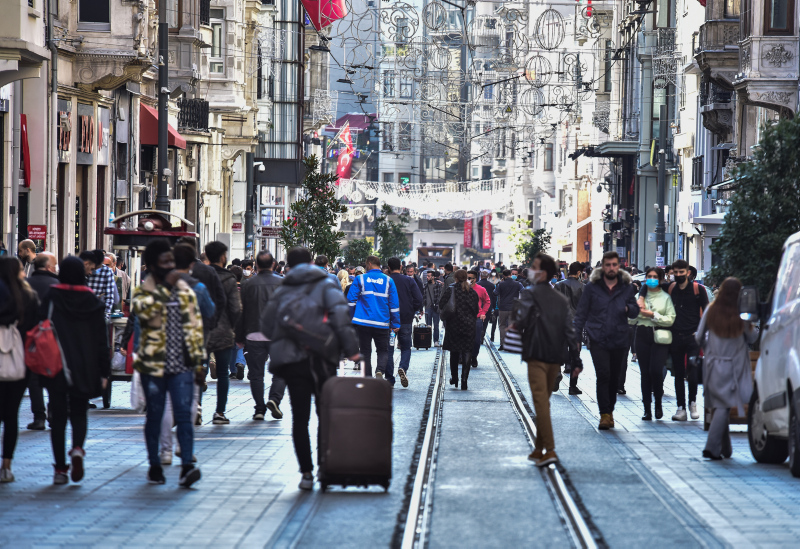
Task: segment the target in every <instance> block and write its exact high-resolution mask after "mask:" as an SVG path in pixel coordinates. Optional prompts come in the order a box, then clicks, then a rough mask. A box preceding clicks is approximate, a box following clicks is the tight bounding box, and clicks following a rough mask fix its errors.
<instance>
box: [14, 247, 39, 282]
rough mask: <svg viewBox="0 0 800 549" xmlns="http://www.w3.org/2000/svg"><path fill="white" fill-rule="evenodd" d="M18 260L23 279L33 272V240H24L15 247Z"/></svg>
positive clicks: (34, 251) (34, 257)
mask: <svg viewBox="0 0 800 549" xmlns="http://www.w3.org/2000/svg"><path fill="white" fill-rule="evenodd" d="M17 252H19V253H18V255H19V260H20V261H22V272H23V274H24V276H25V278H28V277H29V276H31V274H32V273H33V270H34V266H33V260H34V259H36V244H35V243H34V242H33V240H29V239H25V240H23V241H22V242H20V243H19V246H17Z"/></svg>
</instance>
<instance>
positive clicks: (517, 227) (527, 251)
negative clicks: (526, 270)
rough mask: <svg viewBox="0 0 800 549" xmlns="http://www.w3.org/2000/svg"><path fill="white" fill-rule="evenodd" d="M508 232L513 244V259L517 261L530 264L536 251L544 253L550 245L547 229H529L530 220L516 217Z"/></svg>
mask: <svg viewBox="0 0 800 549" xmlns="http://www.w3.org/2000/svg"><path fill="white" fill-rule="evenodd" d="M509 233H510V235H511V238H510V240H511V243H512V245H513V246H514V260H515V261H517V262H519V263H527V264H530V262H531V261H532V260H533V257H534V256H535V255H536V254H537V253H539V252H543V253H544V252H546V251H547V248H549V247H550V235H549V234H548V233H547V231H546V230H544V229H539V230H538V231H534V230H533V229H531V222H530V221H528V220H526V219H521V218H519V219H517V220H516V221H515V222H514V225H512V226H511V229H510V231H509Z"/></svg>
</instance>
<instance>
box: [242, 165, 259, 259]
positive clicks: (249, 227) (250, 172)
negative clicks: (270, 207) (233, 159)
mask: <svg viewBox="0 0 800 549" xmlns="http://www.w3.org/2000/svg"><path fill="white" fill-rule="evenodd" d="M244 160H245V169H246V170H247V172H246V173H247V202H246V209H245V212H244V255H245V257H247V255H248V254H254V252H255V248H254V245H253V208H254V202H255V192H254V191H253V188H254V182H255V175H256V174H255V169H254V167H253V153H250V152H249V153H245V156H244Z"/></svg>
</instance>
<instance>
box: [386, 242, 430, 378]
mask: <svg viewBox="0 0 800 549" xmlns="http://www.w3.org/2000/svg"><path fill="white" fill-rule="evenodd" d="M386 263H387V264H388V265H389V276H390V277H391V279H392V280H393V281H394V285H395V288H397V298H398V301H399V302H400V331H399V332H397V340H398V342H399V344H400V365H399V366H398V367H397V375H398V376H399V377H400V384H401V385H402V386H403V387H408V377H406V373H407V372H408V365H409V364H410V363H411V343H412V342H411V334H412V331H413V328H414V315H415V314H416V313H417V311H419V310H420V309H421V308H422V292H420V291H419V286H417V283H416V281H415V280H414V270H413V269H414V267H411V266H409V267H406V269H407V272H408V273H411V274H409V275H404V274H403V271H402V266H401V264H400V260H399V259H397V258H396V257H391V258H389V261H387V262H386ZM386 366H387V368H386V379H387V380H388V381H389V383H391V384H392V385H394V347H393V346H391V345H390V346H389V360H388V361H387V364H386Z"/></svg>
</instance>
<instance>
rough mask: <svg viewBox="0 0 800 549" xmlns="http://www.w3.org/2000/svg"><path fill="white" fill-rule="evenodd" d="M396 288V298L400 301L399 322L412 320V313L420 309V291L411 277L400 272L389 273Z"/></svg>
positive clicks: (410, 321) (411, 321)
mask: <svg viewBox="0 0 800 549" xmlns="http://www.w3.org/2000/svg"><path fill="white" fill-rule="evenodd" d="M389 276H390V277H391V279H392V280H394V286H395V288H397V300H398V301H399V302H400V324H411V323H413V322H414V313H416V312H417V311H419V310H420V309H422V292H421V291H420V290H419V286H417V283H416V282H415V281H414V279H413V278H411V277H409V276H406V275H404V274H401V273H392V274H390V275H389Z"/></svg>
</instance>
